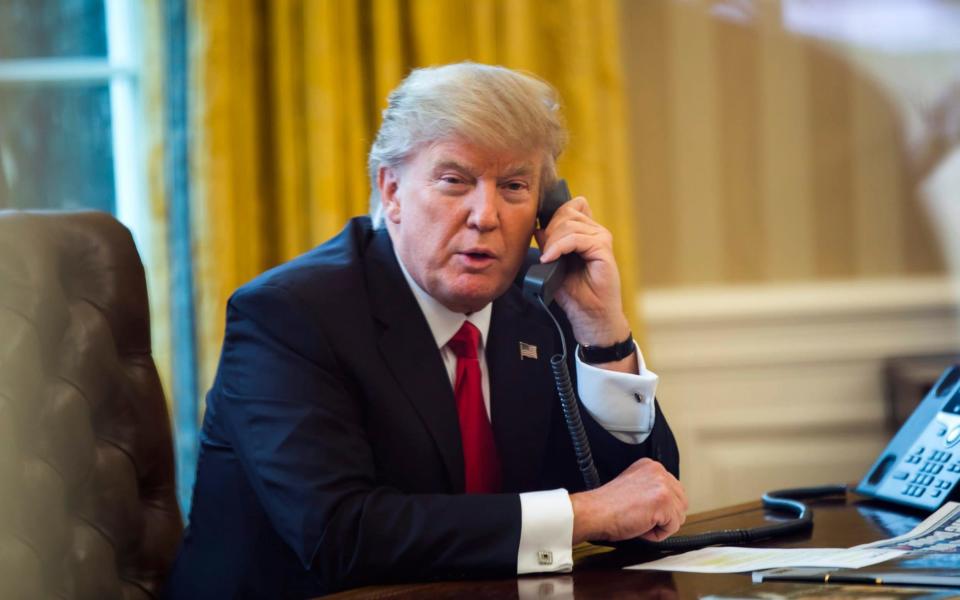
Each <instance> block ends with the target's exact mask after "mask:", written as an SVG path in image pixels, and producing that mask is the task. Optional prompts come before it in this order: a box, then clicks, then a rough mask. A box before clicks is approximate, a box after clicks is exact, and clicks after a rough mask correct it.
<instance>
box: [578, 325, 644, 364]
mask: <svg viewBox="0 0 960 600" xmlns="http://www.w3.org/2000/svg"><path fill="white" fill-rule="evenodd" d="M635 348H636V346H635V344H634V343H633V333H632V332H631V333H628V334H627V339H625V340H623V341H622V342H617V343H616V344H614V345H612V346H586V345H582V344H581V345H580V360H582V361H583V362H585V363H590V364H598V363H608V362H616V361H618V360H623V359H624V358H626V357H628V356H630V355H631V354H633V352H634V350H635Z"/></svg>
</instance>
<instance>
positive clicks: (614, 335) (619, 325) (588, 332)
mask: <svg viewBox="0 0 960 600" xmlns="http://www.w3.org/2000/svg"><path fill="white" fill-rule="evenodd" d="M573 333H574V336H576V338H577V342H579V343H580V344H581V345H583V346H600V347H603V346H612V345H613V344H616V343H618V342H622V341H623V340H624V338H626V337H627V336H629V335H630V323H629V322H628V321H627V318H626V317H625V316H623V315H622V314H621V315H619V316H617V317H616V318H611V319H597V320H591V321H590V322H588V323H584V325H583V326H580V327H574V332H573Z"/></svg>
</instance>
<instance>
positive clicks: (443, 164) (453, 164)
mask: <svg viewBox="0 0 960 600" xmlns="http://www.w3.org/2000/svg"><path fill="white" fill-rule="evenodd" d="M447 169H453V170H454V171H460V172H462V173H467V174H469V175H475V174H474V172H473V170H472V169H470V167H468V166H466V165H464V164H461V163H458V162H457V161H455V160H442V161H440V162H438V163H437V164H435V165H434V166H433V172H434V173H436V172H437V171H444V170H447Z"/></svg>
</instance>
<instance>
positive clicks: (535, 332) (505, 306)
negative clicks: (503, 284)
mask: <svg viewBox="0 0 960 600" xmlns="http://www.w3.org/2000/svg"><path fill="white" fill-rule="evenodd" d="M535 310H536V308H535V307H533V306H531V305H529V304H528V303H526V302H525V301H524V300H523V299H522V297H521V296H520V294H519V292H517V291H516V290H514V289H511V290H509V291H508V292H507V293H506V294H504V295H503V296H502V297H501V298H498V299H497V300H496V301H494V303H493V315H492V317H491V322H490V333H489V336H488V337H489V340H488V342H487V349H486V350H487V367H488V369H489V372H490V396H491V398H490V400H491V403H490V406H491V409H490V412H491V416H492V421H493V431H494V437H495V438H496V441H497V450H498V452H499V454H500V466H501V470H502V475H503V491H505V492H517V491H525V490H529V489H531V486H532V485H534V484H535V483H536V482H537V481H538V480H539V479H540V473H539V471H540V469H541V467H542V465H543V452H544V449H545V448H546V441H547V433H548V431H549V427H550V422H551V415H552V409H553V405H554V402H555V401H556V400H555V396H556V393H555V392H553V385H552V383H551V382H552V381H553V380H552V375H551V373H550V354H551V351H552V350H553V347H554V345H555V341H554V337H555V335H556V334H555V333H554V332H553V331H552V330H551V329H550V328H549V327H548V326H547V325H546V324H544V322H543V320H542V319H540V318H538V317H539V315H537V314H536V313H535ZM521 342H523V343H524V344H528V345H532V346H536V349H537V358H536V359H532V358H523V357H521V354H520V343H521ZM528 350H529V347H528Z"/></svg>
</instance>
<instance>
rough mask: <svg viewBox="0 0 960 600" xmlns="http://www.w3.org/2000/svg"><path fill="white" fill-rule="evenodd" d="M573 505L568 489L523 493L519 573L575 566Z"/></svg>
mask: <svg viewBox="0 0 960 600" xmlns="http://www.w3.org/2000/svg"><path fill="white" fill-rule="evenodd" d="M572 544H573V505H572V504H571V503H570V495H569V494H567V490H564V489H557V490H547V491H543V492H524V493H523V494H520V547H519V548H518V549H517V575H523V574H524V573H544V572H556V571H563V572H568V571H570V570H572V569H573V548H572Z"/></svg>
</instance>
